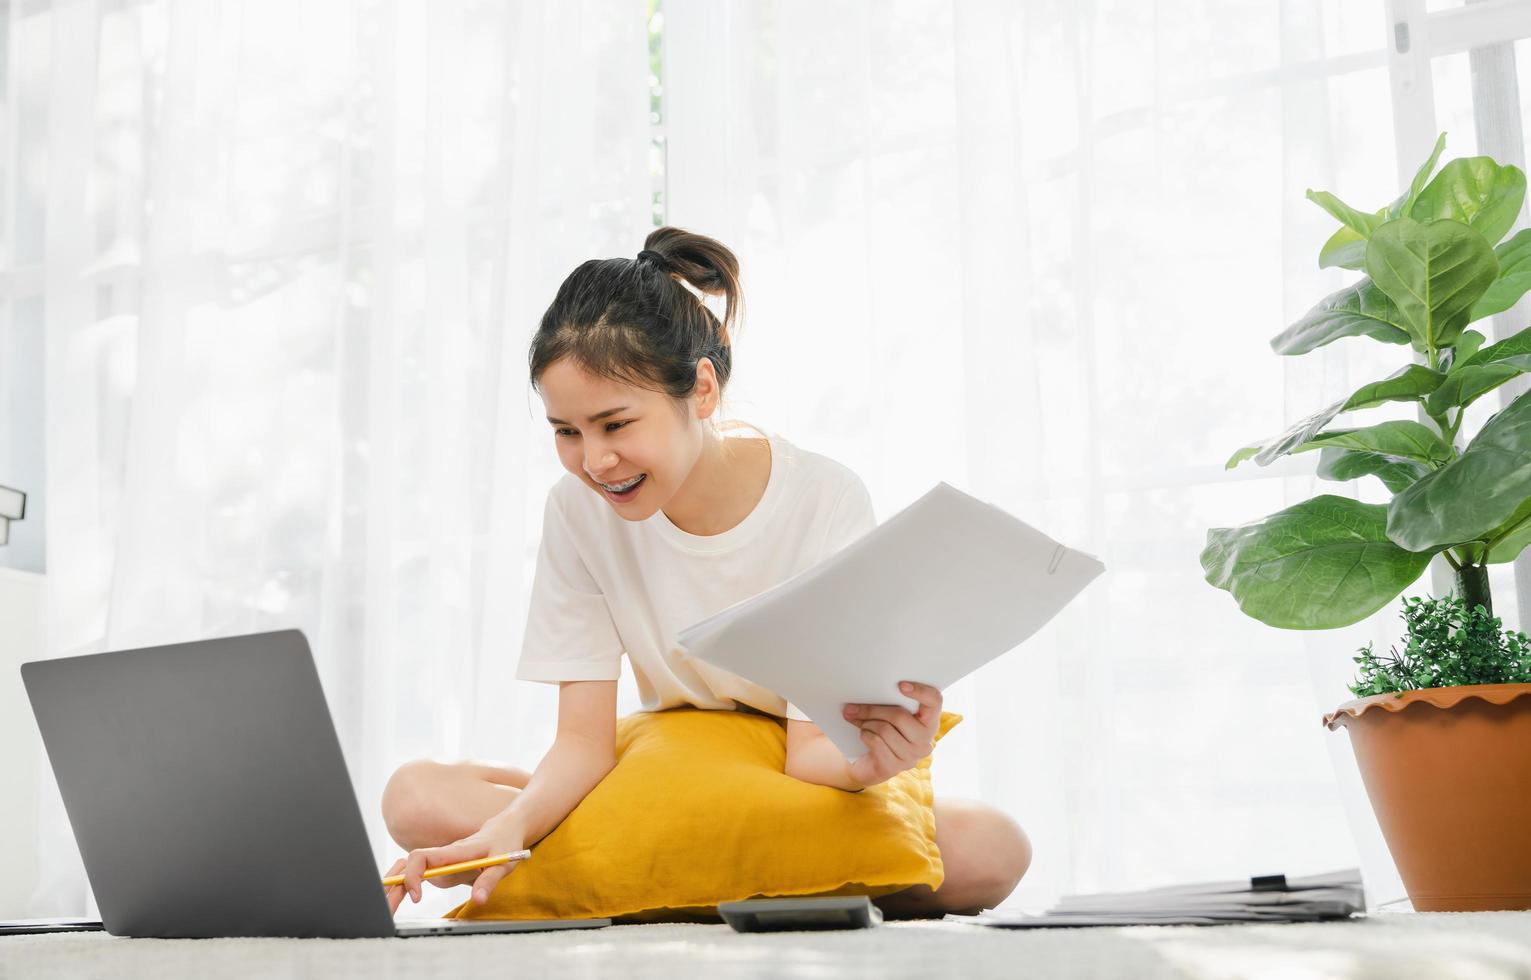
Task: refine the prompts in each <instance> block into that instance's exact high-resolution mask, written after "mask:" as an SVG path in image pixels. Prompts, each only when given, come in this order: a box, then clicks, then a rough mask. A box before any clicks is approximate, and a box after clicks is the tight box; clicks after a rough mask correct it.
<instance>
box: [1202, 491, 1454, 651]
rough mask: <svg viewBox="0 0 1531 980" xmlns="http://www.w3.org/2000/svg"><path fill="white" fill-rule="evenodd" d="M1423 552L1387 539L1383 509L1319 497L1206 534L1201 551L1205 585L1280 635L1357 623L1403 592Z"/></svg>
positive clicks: (1426, 559)
mask: <svg viewBox="0 0 1531 980" xmlns="http://www.w3.org/2000/svg"><path fill="white" fill-rule="evenodd" d="M1429 563H1430V554H1413V553H1411V552H1408V551H1405V550H1403V549H1402V548H1399V547H1398V546H1397V545H1395V544H1393V543H1392V542H1391V541H1389V540H1388V539H1387V534H1386V516H1385V509H1384V508H1383V507H1382V505H1381V504H1363V503H1361V502H1360V501H1357V500H1351V499H1350V498H1348V497H1338V496H1334V495H1332V494H1322V495H1320V496H1317V497H1314V498H1313V499H1312V500H1306V501H1304V502H1302V503H1300V504H1297V505H1296V506H1294V507H1288V508H1287V509H1286V510H1283V511H1280V512H1278V513H1275V514H1272V515H1271V516H1269V517H1267V518H1265V519H1264V520H1263V521H1255V522H1253V523H1250V524H1245V525H1243V526H1242V527H1235V528H1213V529H1212V530H1210V531H1208V532H1207V546H1206V548H1204V549H1203V550H1202V553H1201V567H1202V569H1203V571H1204V572H1205V573H1206V578H1207V581H1208V582H1210V583H1211V584H1212V585H1214V586H1216V587H1217V588H1219V589H1226V590H1227V591H1229V592H1231V593H1232V594H1233V597H1234V599H1236V600H1238V603H1239V608H1240V609H1242V610H1243V611H1244V612H1245V613H1247V614H1248V615H1250V616H1253V617H1254V618H1255V619H1258V620H1259V621H1260V622H1262V623H1266V624H1268V625H1271V626H1279V627H1283V628H1286V629H1334V628H1336V627H1340V626H1349V625H1350V624H1351V623H1355V622H1359V621H1360V620H1362V619H1365V618H1366V617H1367V616H1370V615H1371V614H1372V613H1374V612H1376V611H1377V610H1378V609H1381V608H1382V607H1383V606H1384V605H1385V604H1386V603H1387V602H1388V600H1390V599H1392V598H1393V597H1394V596H1396V595H1398V593H1399V592H1402V591H1403V590H1404V589H1405V588H1407V587H1408V586H1409V584H1410V583H1412V582H1413V581H1414V580H1415V579H1417V578H1419V576H1420V573H1421V572H1423V571H1424V570H1425V566H1427V565H1428V564H1429Z"/></svg>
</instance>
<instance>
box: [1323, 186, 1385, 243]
mask: <svg viewBox="0 0 1531 980" xmlns="http://www.w3.org/2000/svg"><path fill="white" fill-rule="evenodd" d="M1307 197H1308V200H1310V201H1312V202H1313V203H1314V204H1317V205H1318V206H1319V207H1321V208H1323V209H1324V210H1325V211H1328V212H1329V213H1330V214H1331V215H1333V216H1334V217H1335V219H1336V220H1338V221H1339V223H1340V224H1342V225H1344V226H1345V227H1346V228H1349V229H1350V230H1351V231H1354V232H1356V233H1357V234H1359V235H1360V236H1361V237H1362V238H1370V237H1371V234H1372V232H1374V231H1376V230H1377V226H1378V225H1380V224H1381V223H1382V220H1383V218H1384V217H1385V216H1386V214H1387V212H1386V211H1380V212H1378V213H1376V214H1368V213H1367V212H1365V211H1357V210H1356V209H1355V208H1353V207H1351V206H1350V205H1348V204H1346V203H1345V202H1344V201H1342V200H1340V199H1339V198H1337V197H1335V196H1334V195H1333V194H1331V193H1329V192H1328V191H1316V190H1313V189H1312V188H1311V187H1310V188H1308V194H1307Z"/></svg>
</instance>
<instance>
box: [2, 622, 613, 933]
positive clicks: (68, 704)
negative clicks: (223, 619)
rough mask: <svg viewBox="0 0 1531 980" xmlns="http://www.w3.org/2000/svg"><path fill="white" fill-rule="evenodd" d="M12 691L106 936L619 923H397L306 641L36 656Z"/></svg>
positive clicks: (284, 636) (281, 636)
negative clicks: (34, 735) (19, 692)
mask: <svg viewBox="0 0 1531 980" xmlns="http://www.w3.org/2000/svg"><path fill="white" fill-rule="evenodd" d="M21 677H22V680H23V681H24V682H25V684H26V688H27V695H28V697H30V698H31V701H32V713H33V714H34V715H35V716H36V717H37V726H38V728H39V729H41V731H42V738H43V743H44V745H45V746H46V747H47V750H48V759H49V761H50V762H51V763H52V765H53V773H54V776H55V777H57V779H58V785H59V790H60V792H61V794H62V796H63V800H64V807H65V809H66V810H67V811H68V813H69V822H70V824H72V825H73V829H74V836H75V840H76V841H77V842H78V843H79V845H80V854H81V856H82V857H83V858H84V861H85V871H86V874H87V875H88V876H89V877H90V885H91V888H92V889H93V890H94V891H95V895H96V902H97V904H98V905H99V906H100V909H101V921H102V924H103V926H104V927H105V929H106V931H107V932H110V933H112V934H113V935H117V936H159V937H167V938H209V937H214V936H330V937H335V938H361V937H383V936H427V935H452V934H465V933H483V932H525V931H534V930H546V929H569V928H587V927H596V926H604V925H610V924H611V920H610V919H577V920H570V919H564V920H544V921H473V920H463V921H458V920H455V919H401V920H397V921H395V919H394V918H393V916H392V915H391V914H389V911H388V900H387V898H386V897H385V896H384V894H383V886H382V880H381V879H382V873H381V871H380V870H379V869H378V868H377V867H376V866H375V865H374V863H373V857H372V849H371V847H370V845H369V844H368V841H367V833H366V828H365V826H364V824H363V823H362V816H361V810H360V809H359V808H358V806H357V803H356V794H355V793H354V792H353V791H352V788H351V778H350V775H349V774H348V773H347V771H346V763H345V758H344V757H343V756H342V755H341V751H340V741H339V739H338V738H336V735H335V726H334V724H333V722H332V721H331V720H330V711H329V706H328V705H327V704H326V703H325V700H324V691H323V689H322V688H321V686H320V683H319V674H318V671H317V670H315V668H314V660H313V656H312V654H311V653H310V652H309V648H308V641H307V639H305V638H304V636H303V634H302V633H301V632H299V631H298V630H284V631H281V632H276V633H256V634H252V635H249V636H231V637H227V638H224V639H216V640H202V641H199V642H196V643H177V644H172V645H170V646H160V647H147V648H145V649H141V650H122V651H118V652H115V653H98V654H91V655H88V656H83V657H64V658H60V659H57V660H39V661H35V662H32V663H25V664H22V665H21ZM531 860H536V857H535V856H534V857H533V858H531ZM75 921H77V920H75Z"/></svg>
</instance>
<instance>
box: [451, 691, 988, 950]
mask: <svg viewBox="0 0 1531 980" xmlns="http://www.w3.org/2000/svg"><path fill="white" fill-rule="evenodd" d="M960 720H961V716H960V715H956V714H953V713H951V712H942V714H941V723H940V731H939V734H938V735H937V736H936V737H937V739H939V738H940V737H941V736H942V735H945V734H946V733H947V731H949V730H950V729H951V727H952V726H953V725H955V724H956V723H957V722H958V721H960ZM786 752H787V731H786V723H785V722H784V721H782V720H781V719H779V718H773V717H769V716H765V715H757V714H749V713H745V712H738V711H705V710H700V709H692V708H681V709H672V710H669V711H661V712H640V713H638V714H633V715H629V716H627V717H626V718H622V719H620V720H619V721H618V722H617V765H616V768H614V769H612V771H611V772H610V773H608V774H607V775H606V778H605V779H603V780H601V782H600V783H599V784H598V785H597V786H596V787H595V789H594V790H592V791H591V792H590V794H589V795H588V796H586V797H585V799H584V800H583V801H581V802H580V804H579V806H577V807H575V809H574V811H573V812H572V813H570V814H569V816H568V817H566V818H564V821H563V823H561V824H559V825H558V826H557V827H556V828H555V829H554V830H553V832H552V833H550V834H548V835H547V836H546V837H544V838H543V839H542V841H541V842H540V843H538V844H536V845H535V846H534V847H533V848H532V856H531V858H530V859H529V860H527V861H525V862H524V863H522V864H521V865H520V866H519V867H517V868H516V869H515V870H514V871H512V872H511V873H510V874H509V875H507V876H506V877H505V878H504V879H502V880H501V881H500V884H499V886H498V887H496V888H495V890H494V892H493V894H491V895H490V896H489V901H488V902H486V903H484V904H483V905H474V904H473V903H472V902H471V901H467V902H464V903H463V904H462V905H459V906H457V907H456V908H454V909H453V910H452V911H450V912H448V913H447V917H448V918H456V919H570V918H600V917H606V916H612V917H628V918H630V919H637V920H641V921H656V920H663V919H696V918H715V917H716V914H717V903H719V902H727V901H734V900H738V899H745V898H755V897H762V896H777V895H828V894H864V895H872V896H874V897H875V896H878V895H885V894H888V893H889V892H895V891H899V890H901V889H904V888H908V887H909V886H911V885H917V884H924V885H929V886H930V887H932V888H935V887H937V886H939V885H940V884H941V881H942V877H943V872H942V868H941V852H940V851H939V850H937V848H936V825H935V814H934V811H933V810H932V807H931V789H930V758H929V757H926V758H925V759H923V760H921V761H920V763H919V764H918V765H917V766H916V767H915V768H913V769H910V770H908V771H906V772H902V773H899V774H898V775H897V776H895V777H893V778H892V779H890V780H888V781H887V782H885V783H880V784H878V785H876V786H871V787H868V788H867V789H865V790H863V791H862V792H860V793H848V792H846V791H844V790H839V789H833V788H831V787H828V786H817V785H814V784H812V783H805V782H803V781H802V780H799V779H796V778H794V777H792V776H788V775H787V774H786V773H784V772H783V771H782V769H783V766H784V763H785V760H786Z"/></svg>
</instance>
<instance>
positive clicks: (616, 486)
mask: <svg viewBox="0 0 1531 980" xmlns="http://www.w3.org/2000/svg"><path fill="white" fill-rule="evenodd" d="M647 475H648V474H646V473H639V474H638V475H637V476H635V477H633V478H632V479H631V480H628V481H627V482H626V483H601V481H600V480H597V481H595V482H597V483H601V489H603V490H610V491H611V492H612V493H624V492H626V491H628V490H631V489H632V488H633V487H636V486H637V485H638V481H640V480H642V479H643V478H644V477H645V476H647Z"/></svg>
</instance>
